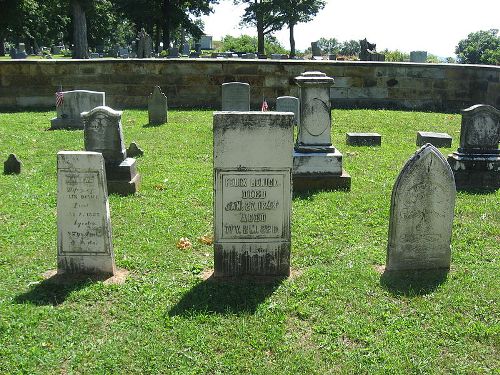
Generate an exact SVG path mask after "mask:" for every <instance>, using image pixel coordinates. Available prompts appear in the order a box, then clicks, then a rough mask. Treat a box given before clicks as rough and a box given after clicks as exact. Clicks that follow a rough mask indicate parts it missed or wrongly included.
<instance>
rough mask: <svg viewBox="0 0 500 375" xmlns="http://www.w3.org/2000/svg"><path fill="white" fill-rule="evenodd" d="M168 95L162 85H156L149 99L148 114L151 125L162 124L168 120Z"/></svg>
mask: <svg viewBox="0 0 500 375" xmlns="http://www.w3.org/2000/svg"><path fill="white" fill-rule="evenodd" d="M167 110H168V106H167V97H166V96H165V94H164V93H163V92H162V91H161V88H160V86H155V87H154V88H153V92H152V93H151V94H150V95H149V99H148V115H149V123H150V124H151V125H161V124H164V123H166V122H167Z"/></svg>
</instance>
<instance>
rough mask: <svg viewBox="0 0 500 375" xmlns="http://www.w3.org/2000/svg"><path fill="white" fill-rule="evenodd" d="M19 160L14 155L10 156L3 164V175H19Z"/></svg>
mask: <svg viewBox="0 0 500 375" xmlns="http://www.w3.org/2000/svg"><path fill="white" fill-rule="evenodd" d="M20 173H21V160H19V159H18V157H17V156H16V155H15V154H10V155H9V157H8V158H7V160H5V161H4V163H3V174H20Z"/></svg>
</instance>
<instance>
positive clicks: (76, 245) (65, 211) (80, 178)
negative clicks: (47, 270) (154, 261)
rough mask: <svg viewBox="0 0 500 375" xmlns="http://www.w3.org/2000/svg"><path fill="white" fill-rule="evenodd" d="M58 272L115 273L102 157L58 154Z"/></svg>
mask: <svg viewBox="0 0 500 375" xmlns="http://www.w3.org/2000/svg"><path fill="white" fill-rule="evenodd" d="M57 272H58V273H88V274H102V275H114V273H115V260H114V255H113V243H112V234H111V219H110V213H109V203H108V192H107V189H106V173H105V169H104V159H103V157H102V155H101V154H100V153H97V152H84V151H79V152H78V151H61V152H59V153H58V154H57Z"/></svg>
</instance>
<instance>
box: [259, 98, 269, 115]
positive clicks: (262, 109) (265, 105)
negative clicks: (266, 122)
mask: <svg viewBox="0 0 500 375" xmlns="http://www.w3.org/2000/svg"><path fill="white" fill-rule="evenodd" d="M268 109H269V106H268V105H267V101H266V99H264V101H263V102H262V108H261V109H260V110H261V111H262V112H266V111H267V110H268Z"/></svg>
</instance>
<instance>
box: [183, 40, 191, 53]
mask: <svg viewBox="0 0 500 375" xmlns="http://www.w3.org/2000/svg"><path fill="white" fill-rule="evenodd" d="M190 51H191V48H190V47H189V43H183V44H182V54H183V55H186V56H187V55H189V52H190Z"/></svg>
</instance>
